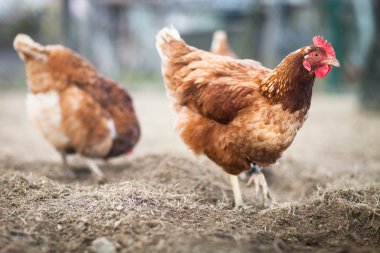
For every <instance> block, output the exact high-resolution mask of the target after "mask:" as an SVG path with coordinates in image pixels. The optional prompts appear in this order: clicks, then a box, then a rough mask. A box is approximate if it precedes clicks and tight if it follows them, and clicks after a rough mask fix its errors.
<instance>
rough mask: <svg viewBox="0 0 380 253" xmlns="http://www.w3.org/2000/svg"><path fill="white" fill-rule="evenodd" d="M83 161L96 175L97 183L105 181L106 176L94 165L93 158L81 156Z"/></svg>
mask: <svg viewBox="0 0 380 253" xmlns="http://www.w3.org/2000/svg"><path fill="white" fill-rule="evenodd" d="M83 161H84V162H85V163H86V164H87V166H88V167H89V168H90V170H91V171H92V172H93V173H94V174H95V175H96V176H97V177H98V181H99V183H105V182H106V181H107V180H106V177H105V176H104V173H103V172H102V171H101V170H100V168H99V167H98V165H96V163H95V161H94V160H92V159H89V158H83Z"/></svg>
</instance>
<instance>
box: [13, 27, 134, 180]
mask: <svg viewBox="0 0 380 253" xmlns="http://www.w3.org/2000/svg"><path fill="white" fill-rule="evenodd" d="M13 45H14V48H15V49H16V51H17V53H18V54H19V56H20V58H21V59H22V60H23V61H24V63H25V68H26V75H27V81H28V91H29V93H28V96H27V100H26V104H27V113H28V116H29V117H30V119H31V120H32V122H33V123H34V124H35V126H36V127H37V128H38V129H39V130H40V131H41V132H42V134H43V136H44V137H45V139H46V140H47V141H48V142H49V143H50V144H51V145H53V147H54V148H55V149H56V150H57V151H58V152H60V153H61V155H62V161H63V166H64V167H65V169H66V170H67V172H69V173H71V174H72V171H71V170H69V168H68V165H67V160H66V155H68V154H75V153H77V154H80V155H81V156H83V160H84V161H85V162H86V164H87V165H88V166H89V168H90V169H91V170H92V171H93V172H94V173H95V174H96V175H97V176H98V177H99V179H100V180H104V179H105V178H104V174H103V173H102V171H101V170H100V169H99V167H98V166H97V165H96V163H95V162H94V161H93V159H94V158H101V159H108V158H111V157H115V156H119V155H123V154H126V153H128V152H130V151H131V150H132V149H133V147H134V146H135V145H136V143H137V142H138V140H139V138H140V127H139V123H138V120H137V117H136V115H135V111H134V108H133V105H132V99H131V97H130V96H129V95H128V93H127V92H126V91H125V90H124V89H123V88H122V87H121V86H120V85H118V84H117V83H115V82H113V81H111V80H108V79H106V78H104V77H102V76H101V75H100V74H99V73H98V72H97V70H96V69H95V68H94V67H93V66H92V65H91V64H90V63H88V62H87V61H86V60H85V59H83V58H82V57H80V56H79V55H77V54H76V53H74V52H72V51H71V50H69V49H68V48H65V47H63V46H61V45H49V46H42V45H40V44H38V43H36V42H34V41H33V40H32V39H31V38H30V37H29V36H27V35H24V34H19V35H17V36H16V38H15V40H14V44H13Z"/></svg>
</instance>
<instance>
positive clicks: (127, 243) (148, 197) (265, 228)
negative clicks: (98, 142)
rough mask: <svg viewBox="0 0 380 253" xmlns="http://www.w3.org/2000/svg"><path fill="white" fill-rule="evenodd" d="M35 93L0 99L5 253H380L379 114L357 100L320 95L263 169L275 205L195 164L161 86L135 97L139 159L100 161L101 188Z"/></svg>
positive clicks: (0, 225) (0, 235) (0, 232)
mask: <svg viewBox="0 0 380 253" xmlns="http://www.w3.org/2000/svg"><path fill="white" fill-rule="evenodd" d="M24 97H25V92H19V91H17V92H15V91H6V92H2V95H1V99H0V120H1V125H0V143H1V145H0V252H104V253H105V252H259V253H260V252H380V173H379V172H380V145H379V143H380V134H379V129H380V117H379V116H378V115H372V114H368V113H365V112H363V111H361V110H360V109H358V106H357V102H356V99H355V97H354V96H352V95H341V96H326V95H323V96H322V95H318V94H317V95H316V96H314V98H313V101H312V108H311V111H310V113H309V115H310V116H309V118H308V120H307V121H306V123H305V125H304V127H303V128H302V129H301V130H300V132H299V133H298V136H297V137H296V139H295V141H294V143H293V144H292V146H291V147H290V148H289V149H288V150H287V151H286V152H285V153H284V156H283V157H282V158H281V159H280V160H279V162H278V164H276V165H273V166H271V167H269V168H265V170H264V172H265V174H266V178H267V180H268V184H269V187H270V190H271V193H272V196H273V197H274V200H273V202H272V203H271V205H270V206H269V207H263V206H261V205H259V204H258V202H257V201H255V199H254V198H253V188H252V187H246V186H245V183H244V180H242V182H241V186H242V190H243V194H244V200H245V202H246V206H245V207H244V208H240V209H234V208H233V195H232V191H231V187H230V185H229V181H228V176H227V174H226V173H224V172H223V171H222V170H221V169H220V168H218V167H217V166H216V165H214V164H213V163H212V162H210V161H209V160H208V159H207V158H205V157H195V156H194V155H193V154H192V153H191V152H190V151H188V150H187V148H186V147H185V145H184V144H183V143H182V142H181V140H180V139H179V138H178V136H177V135H176V134H175V132H174V130H173V128H174V127H173V126H174V124H173V122H174V119H175V115H174V114H173V113H172V110H171V109H170V107H169V102H168V100H167V99H166V97H165V95H164V92H163V91H162V92H161V91H137V92H134V94H133V97H134V100H135V104H136V109H137V113H138V115H139V118H140V121H141V125H142V131H143V136H142V139H141V141H140V143H139V145H138V146H137V147H136V149H135V150H134V152H133V153H132V154H131V155H129V156H126V157H121V158H117V159H114V160H111V161H107V162H104V161H99V162H98V163H99V165H100V167H101V169H102V170H103V172H104V173H105V175H106V177H107V180H108V183H106V184H103V185H99V184H97V182H96V179H95V178H94V176H93V175H92V174H91V173H90V172H89V170H88V169H87V168H86V167H85V166H84V165H83V164H82V163H81V161H80V160H79V159H78V158H77V157H71V158H70V159H69V163H70V165H71V167H72V169H73V170H74V172H75V175H76V178H70V177H68V176H67V174H65V172H64V171H63V170H62V167H61V162H60V157H59V155H58V154H56V152H55V151H54V149H52V148H51V147H50V146H49V144H47V143H46V142H45V140H44V139H43V137H42V136H41V135H40V134H39V132H38V131H37V130H35V129H34V128H33V127H32V125H31V123H30V122H29V121H28V119H27V116H26V113H25V104H24Z"/></svg>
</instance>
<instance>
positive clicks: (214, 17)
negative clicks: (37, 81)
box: [0, 0, 380, 110]
mask: <svg viewBox="0 0 380 253" xmlns="http://www.w3.org/2000/svg"><path fill="white" fill-rule="evenodd" d="M378 2H379V1H376V0H373V1H371V0H270V1H267V0H265V1H264V0H214V1H212V0H193V1H190V0H165V1H163V0H161V1H160V0H57V1H51V0H1V1H0V88H1V89H17V88H25V86H26V84H25V74H24V68H23V64H22V62H21V60H20V59H19V58H18V56H17V54H16V53H15V51H14V50H13V47H12V41H13V39H14V37H15V35H16V34H17V33H26V34H28V35H30V36H31V37H32V38H34V39H35V40H37V41H39V42H40V43H42V44H56V43H59V44H63V45H65V46H67V47H69V48H71V49H73V50H74V51H77V52H79V53H80V54H81V55H83V56H85V57H86V58H88V59H89V60H90V61H91V62H92V63H93V64H94V65H95V66H96V67H97V68H98V69H100V71H101V72H102V73H103V74H104V75H106V76H109V77H111V78H113V79H116V80H118V81H119V82H121V83H123V84H124V85H125V86H126V87H127V88H129V89H139V88H149V89H156V88H157V89H162V88H163V87H162V86H163V85H162V81H161V76H160V62H159V57H158V54H157V52H156V49H155V34H156V33H157V31H158V30H159V29H161V28H162V27H163V26H166V25H170V24H173V25H174V26H175V27H176V28H177V29H178V30H179V31H180V33H181V35H182V36H183V38H184V39H185V40H186V41H187V42H188V43H189V44H191V45H193V46H196V47H199V48H202V49H205V50H209V48H210V43H211V39H212V33H213V32H214V31H215V30H217V29H224V30H226V31H227V32H228V35H229V39H230V43H231V47H232V49H233V50H234V51H235V52H236V53H237V55H238V56H239V57H240V58H253V59H256V60H259V61H261V62H262V63H263V64H264V65H265V66H267V67H271V68H273V67H275V66H276V65H277V64H278V63H279V62H280V61H281V59H282V58H284V57H285V56H286V55H287V54H288V53H289V52H291V51H293V50H296V49H298V48H300V47H302V46H305V45H309V44H311V39H312V37H313V36H314V35H323V36H325V38H327V39H328V40H329V41H331V43H332V45H333V46H334V49H335V50H336V54H337V58H338V59H339V61H340V62H341V65H342V67H341V68H340V69H334V70H333V71H331V73H330V74H329V75H328V78H326V79H323V80H318V85H316V90H318V92H328V93H339V94H340V93H345V92H350V93H357V94H358V95H359V96H358V97H360V98H361V101H362V103H361V104H362V105H364V107H365V108H367V109H373V110H379V109H380V85H379V84H378V80H380V59H379V56H380V45H379V39H380V38H379V34H380V31H379V30H380V28H379V26H380V17H379V16H380V8H379V5H380V4H379V3H378Z"/></svg>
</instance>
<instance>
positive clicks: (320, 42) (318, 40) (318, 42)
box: [313, 36, 335, 58]
mask: <svg viewBox="0 0 380 253" xmlns="http://www.w3.org/2000/svg"><path fill="white" fill-rule="evenodd" d="M313 43H314V45H315V46H317V47H321V48H323V49H324V50H325V51H326V53H327V55H328V56H331V57H334V58H335V51H334V48H333V47H332V46H331V44H330V43H329V42H327V40H325V39H324V38H323V36H315V37H314V38H313Z"/></svg>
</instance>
